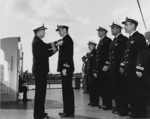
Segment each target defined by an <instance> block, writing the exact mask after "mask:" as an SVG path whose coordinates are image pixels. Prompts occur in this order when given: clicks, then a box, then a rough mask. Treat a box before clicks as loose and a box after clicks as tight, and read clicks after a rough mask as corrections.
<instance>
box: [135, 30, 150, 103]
mask: <svg viewBox="0 0 150 119" xmlns="http://www.w3.org/2000/svg"><path fill="white" fill-rule="evenodd" d="M145 38H146V40H147V46H146V49H145V50H144V51H143V52H141V53H140V55H139V57H138V62H137V66H136V75H137V76H138V77H139V78H145V80H146V84H147V85H146V87H147V89H146V92H147V99H148V100H149V99H150V30H148V31H146V33H145ZM148 103H149V101H148ZM148 105H149V104H148Z"/></svg>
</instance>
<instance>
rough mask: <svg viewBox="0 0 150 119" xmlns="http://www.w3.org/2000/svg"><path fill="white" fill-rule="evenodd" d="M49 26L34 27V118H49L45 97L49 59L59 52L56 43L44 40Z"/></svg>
mask: <svg viewBox="0 0 150 119" xmlns="http://www.w3.org/2000/svg"><path fill="white" fill-rule="evenodd" d="M46 29H47V28H46V27H45V26H44V25H43V26H41V27H38V28H36V29H34V30H33V31H34V34H35V36H34V39H33V42H32V53H33V66H32V72H33V75H34V77H35V99H34V119H43V118H49V117H48V115H47V113H45V107H44V103H45V97H46V83H47V74H48V72H49V59H48V57H50V56H52V55H53V54H55V53H56V52H57V48H56V47H55V43H49V44H46V43H44V42H43V41H42V38H44V36H45V30H46Z"/></svg>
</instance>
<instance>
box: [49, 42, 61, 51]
mask: <svg viewBox="0 0 150 119" xmlns="http://www.w3.org/2000/svg"><path fill="white" fill-rule="evenodd" d="M62 44H63V41H62V40H58V41H55V42H52V43H51V47H52V50H53V51H54V53H55V52H57V50H58V49H57V47H58V46H61V45H62Z"/></svg>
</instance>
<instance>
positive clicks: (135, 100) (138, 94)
mask: <svg viewBox="0 0 150 119" xmlns="http://www.w3.org/2000/svg"><path fill="white" fill-rule="evenodd" d="M126 79H127V86H128V94H129V103H130V107H131V113H132V115H131V117H132V118H146V113H147V110H146V105H147V96H146V84H145V83H146V81H145V77H144V76H143V77H142V78H138V77H137V76H136V74H135V73H131V74H130V75H127V77H126Z"/></svg>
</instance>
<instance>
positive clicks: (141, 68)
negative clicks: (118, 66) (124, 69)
mask: <svg viewBox="0 0 150 119" xmlns="http://www.w3.org/2000/svg"><path fill="white" fill-rule="evenodd" d="M136 69H139V70H142V71H143V70H144V67H141V66H136Z"/></svg>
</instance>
